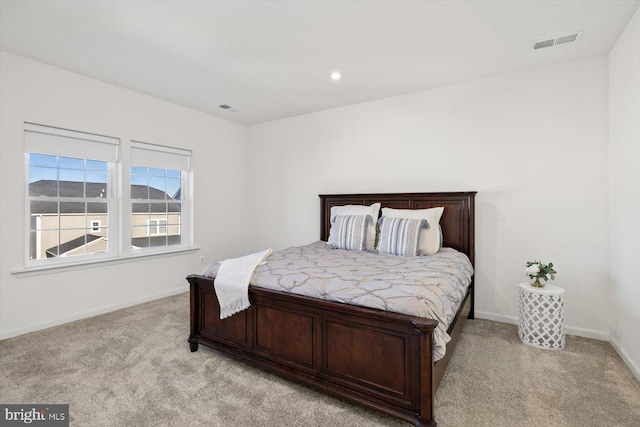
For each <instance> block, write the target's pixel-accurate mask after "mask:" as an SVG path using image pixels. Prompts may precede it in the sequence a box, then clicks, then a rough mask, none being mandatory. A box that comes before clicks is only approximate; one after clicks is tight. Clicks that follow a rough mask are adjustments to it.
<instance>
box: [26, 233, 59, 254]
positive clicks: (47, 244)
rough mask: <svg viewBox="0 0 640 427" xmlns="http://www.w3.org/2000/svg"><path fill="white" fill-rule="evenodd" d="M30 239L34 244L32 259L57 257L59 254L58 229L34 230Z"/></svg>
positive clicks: (31, 250) (31, 249)
mask: <svg viewBox="0 0 640 427" xmlns="http://www.w3.org/2000/svg"><path fill="white" fill-rule="evenodd" d="M31 235H32V238H31V239H30V240H31V241H32V243H33V246H32V247H31V248H30V251H29V253H30V258H31V259H43V258H56V257H57V256H58V231H57V230H53V231H39V232H32V233H31Z"/></svg>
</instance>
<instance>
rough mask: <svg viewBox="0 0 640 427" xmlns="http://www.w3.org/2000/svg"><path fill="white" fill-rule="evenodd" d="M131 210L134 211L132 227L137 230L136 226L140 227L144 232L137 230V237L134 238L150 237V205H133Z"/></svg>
mask: <svg viewBox="0 0 640 427" xmlns="http://www.w3.org/2000/svg"><path fill="white" fill-rule="evenodd" d="M131 208H132V210H133V212H132V214H131V225H132V226H133V227H134V228H135V227H136V226H140V228H141V229H142V231H140V230H139V229H137V230H136V233H142V234H138V235H137V236H135V235H134V236H132V237H141V236H148V235H149V233H148V228H147V227H148V223H149V210H150V209H151V207H150V205H149V203H132V204H131Z"/></svg>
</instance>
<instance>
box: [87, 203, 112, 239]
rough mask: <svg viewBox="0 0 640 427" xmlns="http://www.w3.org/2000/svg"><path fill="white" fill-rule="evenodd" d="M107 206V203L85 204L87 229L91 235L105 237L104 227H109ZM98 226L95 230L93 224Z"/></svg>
mask: <svg viewBox="0 0 640 427" xmlns="http://www.w3.org/2000/svg"><path fill="white" fill-rule="evenodd" d="M108 209H109V204H108V203H87V225H86V226H87V228H89V229H90V231H91V233H92V234H96V233H98V234H100V235H101V236H105V237H106V236H107V233H106V229H105V228H106V227H108V226H109V215H108ZM96 221H97V222H98V223H99V225H98V226H97V228H98V229H97V230H94V228H96V226H95V224H94V223H95V222H96Z"/></svg>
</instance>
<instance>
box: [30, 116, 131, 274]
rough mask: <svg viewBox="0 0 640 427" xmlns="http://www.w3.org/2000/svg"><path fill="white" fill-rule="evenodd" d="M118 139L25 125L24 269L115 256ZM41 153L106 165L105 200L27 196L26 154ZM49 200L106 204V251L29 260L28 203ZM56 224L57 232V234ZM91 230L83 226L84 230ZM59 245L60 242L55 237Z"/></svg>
mask: <svg viewBox="0 0 640 427" xmlns="http://www.w3.org/2000/svg"><path fill="white" fill-rule="evenodd" d="M119 148H120V139H118V138H113V137H109V136H104V135H97V134H92V133H87V132H80V131H75V130H69V129H63V128H57V127H52V126H44V125H39V124H35V123H25V124H24V170H25V174H24V200H25V203H24V218H25V220H24V221H25V223H24V227H23V230H24V265H25V269H29V268H37V267H43V266H44V267H47V266H49V267H52V266H53V267H55V266H64V265H74V264H83V263H86V262H95V261H104V260H108V259H112V258H114V257H115V256H117V253H118V251H117V248H118V241H119V237H118V233H117V232H116V227H115V225H116V224H117V222H118V217H117V213H118V212H119V210H120V209H119V203H118V200H117V198H116V197H115V191H116V188H117V187H118V182H117V175H116V165H117V162H118V155H119V151H118V150H119ZM30 153H33V154H43V155H49V156H60V157H71V158H78V159H87V160H98V161H106V162H107V165H108V167H107V193H108V194H105V197H101V198H99V199H97V198H91V197H61V196H55V197H53V196H30V194H29V154H30ZM36 200H38V201H52V202H80V203H86V202H88V203H91V202H98V201H99V202H101V203H103V202H106V203H107V204H108V212H107V222H108V224H109V227H108V231H107V241H108V242H109V243H108V251H106V252H100V253H93V254H84V255H75V256H73V257H64V256H60V254H59V256H57V257H53V258H46V257H45V258H41V259H31V258H30V249H31V248H30V232H31V230H30V228H31V227H30V225H31V202H32V201H36ZM59 227H60V224H59V223H58V233H60V228H59ZM92 228H93V227H88V226H87V224H86V213H85V226H84V229H86V230H87V231H88V230H90V229H92ZM58 243H59V244H60V243H61V242H60V241H59V238H58Z"/></svg>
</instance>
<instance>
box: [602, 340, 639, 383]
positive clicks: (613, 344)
mask: <svg viewBox="0 0 640 427" xmlns="http://www.w3.org/2000/svg"><path fill="white" fill-rule="evenodd" d="M609 342H610V343H611V347H613V348H614V349H615V351H617V352H618V354H619V355H620V358H621V359H622V361H623V362H624V363H625V365H627V367H628V368H629V370H630V371H631V373H632V374H633V375H634V376H635V377H636V379H637V380H638V381H640V368H638V365H636V363H635V362H634V361H633V360H632V359H631V357H630V356H629V354H628V353H627V352H626V351H625V350H624V348H622V346H620V343H619V342H618V341H616V339H615V338H613V337H610V338H609Z"/></svg>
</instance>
